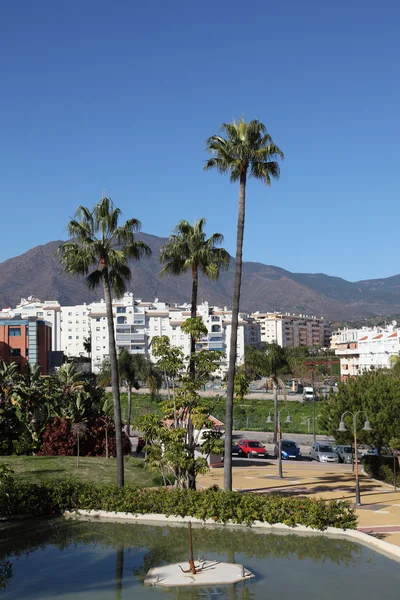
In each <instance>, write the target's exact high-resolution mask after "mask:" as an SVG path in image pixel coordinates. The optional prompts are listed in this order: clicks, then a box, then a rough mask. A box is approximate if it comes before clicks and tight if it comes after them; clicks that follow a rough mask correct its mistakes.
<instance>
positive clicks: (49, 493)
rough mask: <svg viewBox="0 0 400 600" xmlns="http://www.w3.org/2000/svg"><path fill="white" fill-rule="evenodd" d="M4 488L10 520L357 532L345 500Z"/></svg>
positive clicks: (4, 510)
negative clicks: (89, 517) (79, 513)
mask: <svg viewBox="0 0 400 600" xmlns="http://www.w3.org/2000/svg"><path fill="white" fill-rule="evenodd" d="M4 492H5V489H2V487H1V485H0V517H8V516H10V515H47V514H54V513H56V514H59V513H62V512H64V511H65V510H72V511H73V510H78V509H86V510H105V511H109V512H126V513H131V514H135V515H139V514H149V513H156V514H165V515H180V516H182V517H185V516H190V517H196V518H198V519H203V520H205V519H212V520H214V521H215V522H218V523H227V522H228V521H232V522H233V523H242V524H246V525H250V524H252V523H253V522H254V521H256V520H257V521H263V522H266V523H271V524H273V523H285V524H286V525H290V526H295V525H296V524H299V525H307V526H308V527H312V528H313V529H321V530H323V529H326V528H327V527H337V528H339V529H354V528H355V527H356V524H357V517H356V515H355V512H354V510H353V509H352V508H351V507H350V504H349V503H348V502H346V501H343V500H331V501H327V500H318V499H315V498H288V497H283V496H273V495H271V496H262V495H260V494H251V493H249V494H240V493H238V492H224V491H222V490H219V489H218V488H211V489H208V490H204V491H201V492H200V491H191V490H166V489H160V490H139V489H135V488H133V487H128V486H125V487H123V488H118V487H117V486H115V485H112V484H106V485H94V484H92V483H77V482H72V481H58V482H52V483H43V484H41V485H36V484H26V483H25V484H24V483H19V482H14V483H13V485H12V486H8V487H7V494H8V496H7V498H5V493H4Z"/></svg>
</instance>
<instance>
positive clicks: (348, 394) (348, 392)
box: [320, 369, 400, 450]
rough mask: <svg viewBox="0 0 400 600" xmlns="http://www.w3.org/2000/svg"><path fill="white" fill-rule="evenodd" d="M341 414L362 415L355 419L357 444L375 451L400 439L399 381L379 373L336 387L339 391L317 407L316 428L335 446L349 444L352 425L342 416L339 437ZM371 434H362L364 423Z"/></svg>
mask: <svg viewBox="0 0 400 600" xmlns="http://www.w3.org/2000/svg"><path fill="white" fill-rule="evenodd" d="M345 411H350V412H352V413H356V412H358V411H364V412H362V413H361V414H360V415H359V416H358V419H357V425H358V428H357V438H358V440H359V441H360V443H361V444H374V445H375V446H376V447H377V448H378V450H380V449H381V448H383V447H384V446H387V445H388V444H389V443H390V440H391V439H392V438H399V437H400V422H399V415H400V379H399V378H398V377H396V376H395V375H394V374H393V373H392V372H391V371H389V370H384V369H379V370H376V371H373V372H367V373H364V374H363V375H358V376H357V377H352V378H349V379H348V380H347V381H346V383H339V391H338V392H337V393H336V394H335V395H333V394H332V395H331V397H330V398H329V399H328V400H326V401H324V402H323V403H322V405H321V413H320V427H321V429H322V430H323V431H325V432H326V433H327V434H329V435H332V436H334V438H335V440H336V441H337V443H338V444H351V443H352V436H353V421H352V417H351V415H346V416H345V417H344V421H345V424H346V428H347V432H346V433H339V432H338V428H339V423H340V420H341V416H342V414H343V413H344V412H345ZM367 419H368V420H369V421H370V423H371V428H372V431H371V432H364V431H362V425H363V423H364V421H365V420H367Z"/></svg>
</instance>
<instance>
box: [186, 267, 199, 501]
mask: <svg viewBox="0 0 400 600" xmlns="http://www.w3.org/2000/svg"><path fill="white" fill-rule="evenodd" d="M198 288H199V273H198V270H197V266H194V267H193V268H192V305H191V311H190V317H191V318H192V319H195V318H196V316H197V294H198ZM195 352H196V340H195V338H194V337H193V336H191V337H190V362H189V375H190V378H191V380H192V381H194V380H195V378H196V371H195V363H194V360H193V357H194V353H195ZM188 450H189V459H190V463H189V469H188V481H187V487H188V488H189V490H195V489H196V473H195V468H194V431H193V421H192V417H191V407H190V406H189V409H188Z"/></svg>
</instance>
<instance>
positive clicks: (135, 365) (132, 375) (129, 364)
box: [118, 348, 145, 436]
mask: <svg viewBox="0 0 400 600" xmlns="http://www.w3.org/2000/svg"><path fill="white" fill-rule="evenodd" d="M118 369H119V375H120V379H121V381H122V382H123V383H124V384H125V387H126V389H127V393H128V414H127V417H126V431H127V434H128V435H129V436H130V435H131V415H132V388H136V389H139V383H138V380H139V379H141V378H142V373H143V371H144V370H145V359H144V357H143V356H141V355H140V354H131V353H130V352H129V350H126V349H125V348H123V349H122V350H121V352H120V353H119V355H118Z"/></svg>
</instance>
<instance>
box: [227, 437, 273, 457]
mask: <svg viewBox="0 0 400 600" xmlns="http://www.w3.org/2000/svg"><path fill="white" fill-rule="evenodd" d="M232 455H233V456H235V455H236V456H247V458H250V457H252V458H267V450H266V448H265V446H263V445H262V444H261V442H258V441H257V440H240V442H238V443H237V444H236V446H233V448H232Z"/></svg>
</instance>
